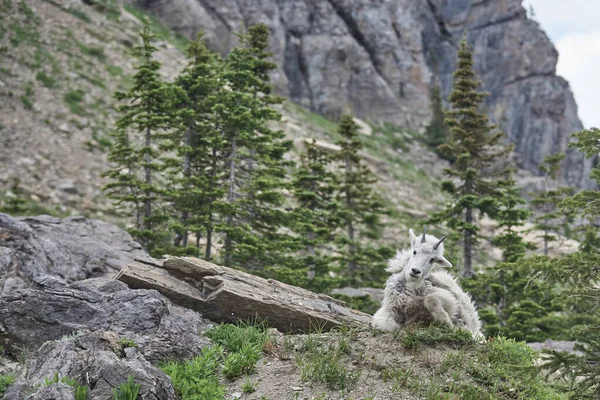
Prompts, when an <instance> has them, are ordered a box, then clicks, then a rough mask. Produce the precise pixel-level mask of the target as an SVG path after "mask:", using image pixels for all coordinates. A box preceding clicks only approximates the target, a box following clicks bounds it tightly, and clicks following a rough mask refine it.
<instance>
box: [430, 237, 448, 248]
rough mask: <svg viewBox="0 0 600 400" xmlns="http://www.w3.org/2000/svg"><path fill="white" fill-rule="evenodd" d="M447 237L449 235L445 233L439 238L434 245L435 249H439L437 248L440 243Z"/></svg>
mask: <svg viewBox="0 0 600 400" xmlns="http://www.w3.org/2000/svg"><path fill="white" fill-rule="evenodd" d="M447 237H448V235H444V236H443V237H442V238H441V239H440V240H438V242H437V243H436V244H434V245H433V249H434V250H437V248H438V247H439V246H440V244H442V242H443V241H444V239H446V238H447Z"/></svg>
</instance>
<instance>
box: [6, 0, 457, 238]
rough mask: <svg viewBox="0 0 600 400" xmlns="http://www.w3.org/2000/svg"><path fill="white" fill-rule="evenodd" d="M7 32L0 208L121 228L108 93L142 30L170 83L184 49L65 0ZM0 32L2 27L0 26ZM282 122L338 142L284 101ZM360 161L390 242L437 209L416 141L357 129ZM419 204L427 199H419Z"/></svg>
mask: <svg viewBox="0 0 600 400" xmlns="http://www.w3.org/2000/svg"><path fill="white" fill-rule="evenodd" d="M0 16H1V17H2V22H3V23H6V24H7V25H6V26H7V27H9V29H7V30H5V31H3V32H2V36H1V40H2V48H3V49H4V55H5V57H4V59H3V63H2V69H1V70H0V81H1V82H2V83H1V84H0V85H1V86H2V88H1V89H0V107H1V108H2V111H3V112H2V113H0V124H1V125H0V129H1V130H0V140H1V141H2V145H1V146H0V160H1V161H2V162H1V163H0V203H1V202H2V196H3V193H4V195H5V196H6V195H7V193H8V192H9V191H10V189H11V187H12V186H13V185H14V184H15V183H17V182H18V183H19V190H20V191H22V193H23V195H24V196H25V197H27V198H28V199H29V200H31V201H34V202H39V203H41V204H43V205H46V206H50V207H52V208H54V207H57V208H58V209H59V211H62V212H74V213H81V214H84V215H87V216H93V217H96V218H98V217H100V218H102V219H105V220H112V221H115V222H122V220H119V219H116V218H114V216H113V215H111V214H110V213H111V204H110V202H109V201H108V200H107V199H106V198H105V197H104V196H103V194H102V191H101V188H102V186H103V185H104V184H105V183H106V181H105V180H104V179H103V178H102V177H101V176H100V175H101V173H102V172H103V171H105V170H106V169H107V161H106V156H107V152H108V148H109V146H110V144H111V143H110V138H109V136H108V133H109V132H110V129H111V128H112V126H113V123H114V121H115V119H116V117H117V115H116V111H115V107H116V106H117V104H118V103H117V101H116V100H114V98H113V97H112V94H113V92H114V91H115V90H121V89H123V88H124V87H126V86H127V85H128V84H129V81H130V78H129V76H130V75H131V74H132V73H133V72H134V71H133V66H134V65H135V63H136V60H135V58H134V57H133V56H132V55H131V48H132V46H133V45H134V44H135V43H137V42H138V40H139V37H138V32H139V31H140V29H141V27H142V26H143V23H144V22H148V23H150V24H151V25H152V27H153V30H154V31H155V33H157V34H158V35H159V38H158V40H157V42H156V46H157V47H158V49H159V51H158V52H157V54H156V57H157V59H158V60H159V61H160V62H161V63H162V64H163V68H162V76H163V77H164V79H165V80H167V81H170V80H172V79H173V78H174V77H175V75H176V74H177V72H178V71H179V70H180V69H181V68H182V67H183V66H184V65H185V63H186V60H185V57H184V56H183V54H182V52H181V51H180V50H181V49H182V48H183V47H184V46H185V44H184V43H182V41H181V40H179V39H178V38H177V37H175V36H174V35H172V34H171V33H170V32H169V31H168V30H166V29H164V28H163V27H161V26H160V25H158V24H157V23H156V22H155V21H154V20H152V19H151V18H149V17H148V16H147V15H145V14H144V13H142V12H139V11H137V10H135V9H131V8H126V9H123V8H120V7H117V8H115V9H107V8H99V7H90V6H87V5H85V4H84V3H82V2H78V1H70V0H53V1H50V0H46V1H40V0H35V1H34V0H27V1H23V2H19V3H17V2H16V1H13V2H12V7H11V8H10V9H2V11H0ZM3 26H4V25H3ZM282 113H283V121H282V123H281V124H280V125H279V126H278V127H279V128H281V129H283V130H285V131H286V133H287V135H288V137H289V138H291V139H293V140H294V141H295V143H296V146H295V148H294V150H293V152H292V154H290V157H293V158H296V159H297V158H298V154H299V152H300V151H301V147H302V144H303V138H312V137H314V138H317V139H319V140H320V141H322V142H323V143H324V144H325V145H326V146H330V144H331V143H332V142H334V141H335V140H336V135H337V134H336V130H337V127H336V125H335V124H334V123H332V122H331V121H330V120H328V119H326V118H324V117H321V116H319V115H316V114H313V113H311V112H308V111H306V110H305V109H304V108H302V107H299V106H297V105H294V104H293V103H286V104H285V105H284V106H283V107H282ZM363 125H364V126H365V130H366V131H368V132H366V133H370V135H367V134H365V135H363V136H364V143H365V146H366V149H365V152H364V155H365V157H366V160H367V162H368V163H369V165H370V166H371V167H372V168H373V170H374V171H375V172H376V173H377V176H378V178H379V180H380V187H381V192H382V194H383V195H384V196H385V198H386V201H387V203H388V205H389V206H390V208H391V209H392V216H391V219H392V220H393V221H394V223H393V224H392V225H393V227H392V229H390V230H389V232H388V233H387V234H386V236H387V239H388V241H389V242H393V243H397V240H398V239H397V238H398V235H399V234H401V235H402V236H404V235H405V232H402V233H400V232H399V231H400V230H403V231H404V230H405V229H404V228H405V226H407V225H412V222H413V221H414V220H416V219H418V218H421V217H423V216H424V215H425V213H426V212H427V210H429V209H431V208H432V207H434V206H435V205H436V202H439V201H442V200H443V196H442V195H441V194H440V193H438V189H437V186H436V183H435V182H436V181H437V180H439V178H440V177H441V169H442V168H443V167H444V166H445V165H446V164H445V163H444V162H443V161H441V160H440V159H439V158H438V157H437V156H436V155H435V154H433V153H432V152H430V151H429V150H428V149H427V148H426V147H425V146H423V145H422V144H421V143H420V141H419V140H418V138H417V136H418V135H416V134H414V133H412V132H410V131H406V130H402V129H398V128H395V127H393V126H391V125H386V126H385V127H375V128H372V127H369V126H368V125H366V124H364V123H363ZM423 199H427V201H423Z"/></svg>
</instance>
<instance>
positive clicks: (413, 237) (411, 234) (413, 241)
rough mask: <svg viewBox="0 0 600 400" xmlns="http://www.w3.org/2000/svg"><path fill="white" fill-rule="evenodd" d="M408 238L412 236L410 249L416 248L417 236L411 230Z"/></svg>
mask: <svg viewBox="0 0 600 400" xmlns="http://www.w3.org/2000/svg"><path fill="white" fill-rule="evenodd" d="M408 236H410V247H415V243H416V242H417V235H415V233H414V232H413V230H412V229H409V230H408Z"/></svg>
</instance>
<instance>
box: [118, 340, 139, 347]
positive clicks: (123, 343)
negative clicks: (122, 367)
mask: <svg viewBox="0 0 600 400" xmlns="http://www.w3.org/2000/svg"><path fill="white" fill-rule="evenodd" d="M117 344H118V345H119V346H121V348H122V349H125V348H127V347H135V348H136V349H137V348H139V346H138V344H137V343H136V342H135V340H133V339H127V338H121V339H119V341H118V342H117Z"/></svg>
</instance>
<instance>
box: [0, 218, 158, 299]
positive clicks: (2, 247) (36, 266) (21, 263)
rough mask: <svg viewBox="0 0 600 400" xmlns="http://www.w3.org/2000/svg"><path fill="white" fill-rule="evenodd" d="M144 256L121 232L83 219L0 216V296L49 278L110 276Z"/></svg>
mask: <svg viewBox="0 0 600 400" xmlns="http://www.w3.org/2000/svg"><path fill="white" fill-rule="evenodd" d="M144 256H147V254H146V252H144V251H143V250H142V247H141V246H140V245H139V244H138V243H136V242H135V241H133V239H132V238H131V236H129V234H128V233H127V232H125V231H123V230H122V229H120V228H118V227H116V226H114V225H111V224H108V223H105V222H101V221H96V220H92V219H86V218H83V217H69V218H65V219H59V218H54V217H50V216H47V215H42V216H39V217H26V218H14V217H11V216H10V215H7V214H2V213H0V294H7V293H10V292H11V291H14V290H16V289H19V288H25V287H30V286H31V285H32V283H33V282H34V280H35V277H36V276H38V275H42V274H50V275H55V276H58V277H61V278H63V279H65V280H66V281H69V282H70V281H76V280H82V279H87V278H94V277H101V276H113V275H114V274H115V273H116V272H118V271H119V270H120V269H121V267H123V266H124V265H126V264H127V263H128V262H130V261H132V260H133V259H134V258H135V257H144Z"/></svg>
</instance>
